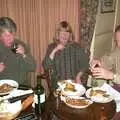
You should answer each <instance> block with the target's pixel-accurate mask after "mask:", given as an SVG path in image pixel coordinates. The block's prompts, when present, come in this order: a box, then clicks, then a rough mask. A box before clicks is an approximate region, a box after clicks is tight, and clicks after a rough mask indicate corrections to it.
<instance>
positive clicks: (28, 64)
mask: <svg viewBox="0 0 120 120" xmlns="http://www.w3.org/2000/svg"><path fill="white" fill-rule="evenodd" d="M20 44H21V45H22V46H23V47H24V49H25V55H26V57H23V56H21V55H19V56H18V62H19V65H20V71H21V72H32V71H35V68H36V61H35V59H34V58H33V56H32V54H31V52H30V48H29V46H28V45H26V44H25V43H24V42H20Z"/></svg>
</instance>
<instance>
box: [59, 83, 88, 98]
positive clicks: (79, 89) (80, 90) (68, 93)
mask: <svg viewBox="0 0 120 120" xmlns="http://www.w3.org/2000/svg"><path fill="white" fill-rule="evenodd" d="M66 83H67V81H66V82H65V83H64V84H62V85H61V92H62V94H63V95H65V96H82V95H83V94H84V93H85V91H86V89H85V87H84V86H83V85H81V84H77V83H73V82H70V81H69V83H70V84H72V85H74V86H75V90H76V91H70V90H68V91H65V90H64V88H65V87H66Z"/></svg>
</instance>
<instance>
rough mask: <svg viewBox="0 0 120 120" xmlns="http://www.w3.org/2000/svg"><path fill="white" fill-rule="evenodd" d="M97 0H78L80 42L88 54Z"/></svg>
mask: <svg viewBox="0 0 120 120" xmlns="http://www.w3.org/2000/svg"><path fill="white" fill-rule="evenodd" d="M98 4H99V0H80V44H81V47H83V48H84V49H85V52H87V53H88V54H90V45H91V41H92V37H93V32H94V27H95V23H96V15H97V10H98Z"/></svg>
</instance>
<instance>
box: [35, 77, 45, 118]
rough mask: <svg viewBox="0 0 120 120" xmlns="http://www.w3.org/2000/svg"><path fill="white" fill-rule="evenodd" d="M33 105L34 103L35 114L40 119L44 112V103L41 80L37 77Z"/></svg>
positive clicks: (43, 90)
mask: <svg viewBox="0 0 120 120" xmlns="http://www.w3.org/2000/svg"><path fill="white" fill-rule="evenodd" d="M34 93H35V95H34V103H35V112H36V114H37V115H38V116H39V117H40V115H41V114H42V113H43V112H44V103H45V89H44V88H43V86H42V85H41V78H40V76H39V75H38V76H37V85H36V87H35V89H34Z"/></svg>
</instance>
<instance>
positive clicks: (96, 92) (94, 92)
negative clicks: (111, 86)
mask: <svg viewBox="0 0 120 120" xmlns="http://www.w3.org/2000/svg"><path fill="white" fill-rule="evenodd" d="M105 94H106V91H103V90H100V89H98V90H93V89H91V91H90V94H89V95H90V97H91V96H104V95H105Z"/></svg>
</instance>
